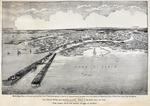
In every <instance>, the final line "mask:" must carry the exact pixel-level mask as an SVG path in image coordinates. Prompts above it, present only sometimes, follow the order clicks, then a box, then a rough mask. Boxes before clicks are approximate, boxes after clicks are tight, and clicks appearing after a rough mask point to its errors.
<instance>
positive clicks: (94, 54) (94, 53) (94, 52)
mask: <svg viewBox="0 0 150 106" xmlns="http://www.w3.org/2000/svg"><path fill="white" fill-rule="evenodd" d="M93 56H96V49H95V48H94V50H93Z"/></svg>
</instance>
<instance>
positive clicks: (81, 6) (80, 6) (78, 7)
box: [77, 5, 91, 9]
mask: <svg viewBox="0 0 150 106" xmlns="http://www.w3.org/2000/svg"><path fill="white" fill-rule="evenodd" d="M84 7H85V8H86V7H91V5H79V6H77V9H80V8H84Z"/></svg>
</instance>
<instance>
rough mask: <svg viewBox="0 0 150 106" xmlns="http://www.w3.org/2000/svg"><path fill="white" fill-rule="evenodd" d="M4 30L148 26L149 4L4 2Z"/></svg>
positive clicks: (121, 2)
mask: <svg viewBox="0 0 150 106" xmlns="http://www.w3.org/2000/svg"><path fill="white" fill-rule="evenodd" d="M2 21H3V24H2V27H3V28H13V29H18V30H38V29H69V28H91V27H121V28H131V27H142V28H145V27H147V2H146V1H49V2H29V1H26V2H25V1H24V2H17V1H13V2H12V1H7V2H6V1H5V2H3V3H2Z"/></svg>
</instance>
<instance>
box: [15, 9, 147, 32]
mask: <svg viewBox="0 0 150 106" xmlns="http://www.w3.org/2000/svg"><path fill="white" fill-rule="evenodd" d="M15 26H16V27H17V29H34V30H35V29H66V28H85V27H127V28H128V27H133V26H139V27H147V16H146V14H145V13H143V12H138V11H136V12H134V14H131V12H129V11H127V10H124V9H122V10H119V11H115V12H113V13H110V14H109V16H107V17H105V16H103V15H100V14H97V13H91V14H89V15H88V16H87V17H86V19H83V16H82V15H80V14H78V13H74V12H73V11H67V12H62V11H59V12H57V13H55V14H53V15H51V16H50V17H49V21H45V20H44V19H40V18H33V17H32V16H30V15H22V16H20V17H18V18H17V19H16V21H15Z"/></svg>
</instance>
